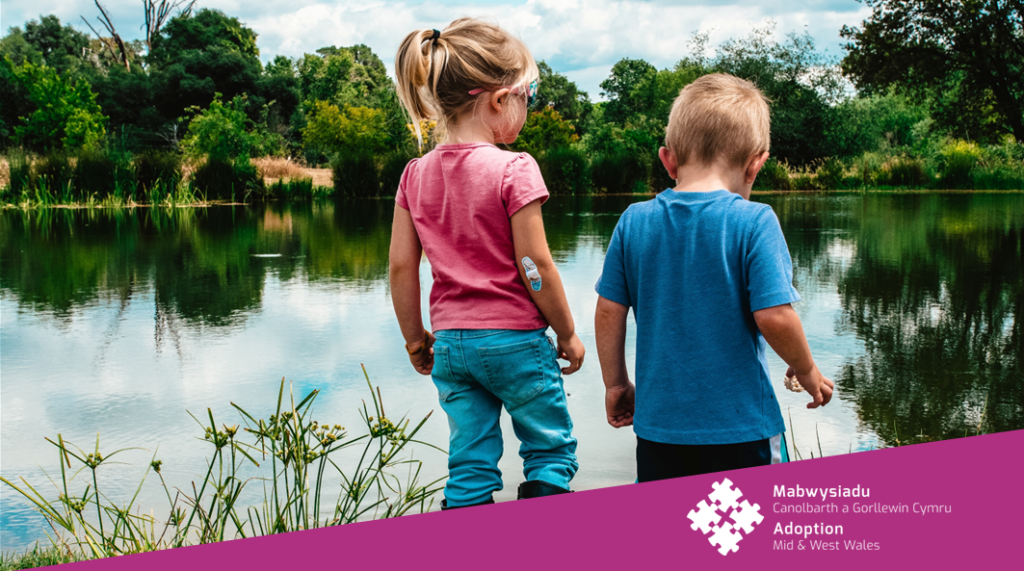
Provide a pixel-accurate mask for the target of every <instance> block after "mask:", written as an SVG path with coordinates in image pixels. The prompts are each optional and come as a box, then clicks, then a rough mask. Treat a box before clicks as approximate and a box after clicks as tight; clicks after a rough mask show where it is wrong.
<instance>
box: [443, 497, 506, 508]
mask: <svg viewBox="0 0 1024 571" xmlns="http://www.w3.org/2000/svg"><path fill="white" fill-rule="evenodd" d="M493 503H494V498H491V499H489V500H487V501H486V502H480V503H478V504H469V505H468V506H451V507H449V506H448V500H441V511H445V510H458V509H462V508H471V507H473V506H486V505H487V504H493Z"/></svg>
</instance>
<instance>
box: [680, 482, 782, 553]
mask: <svg viewBox="0 0 1024 571" xmlns="http://www.w3.org/2000/svg"><path fill="white" fill-rule="evenodd" d="M711 487H712V488H713V489H714V491H713V492H711V493H710V494H708V499H707V500H701V501H700V502H698V503H697V509H695V510H690V513H689V514H687V516H686V517H687V518H689V519H690V521H691V522H692V523H691V524H690V529H693V530H695V531H696V530H699V531H700V532H701V533H702V534H704V535H705V536H707V539H708V542H709V543H711V545H715V546H718V552H719V553H721V554H722V555H728V554H729V553H735V552H736V551H739V549H740V546H739V542H740V541H741V540H742V539H743V538H744V537H746V536H747V535H750V534H751V533H752V532H753V531H754V526H757V525H760V524H761V522H762V521H764V516H763V515H761V512H760V509H761V506H759V505H757V504H751V503H750V502H749V501H747V500H743V501H742V502H741V501H739V499H740V497H742V496H743V492H741V491H740V489H739V488H737V487H735V486H734V485H733V483H732V482H731V481H730V480H729V478H723V479H722V481H721V482H715V483H714V484H711ZM708 501H710V502H711V503H708ZM726 515H727V516H729V519H730V520H732V521H726V522H724V523H723V522H722V516H726ZM708 534H711V535H708Z"/></svg>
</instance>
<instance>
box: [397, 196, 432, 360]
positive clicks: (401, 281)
mask: <svg viewBox="0 0 1024 571" xmlns="http://www.w3.org/2000/svg"><path fill="white" fill-rule="evenodd" d="M422 254H423V246H422V244H420V237H419V235H417V234H416V227H415V226H413V223H412V215H411V214H409V211H408V210H406V209H404V208H402V207H401V206H398V205H395V220H394V223H393V225H392V228H391V251H390V253H389V254H388V258H389V261H390V268H389V269H390V272H389V278H390V280H391V302H392V303H393V304H394V305H395V315H396V316H397V317H398V326H399V327H401V329H402V337H405V349H406V351H407V352H408V353H409V360H410V361H412V366H413V367H414V368H415V369H416V370H417V371H419V373H420V374H422V375H429V374H430V372H431V371H432V370H433V368H434V349H433V348H432V347H431V346H432V345H433V344H434V339H433V336H431V335H430V334H428V333H427V332H426V331H424V329H423V315H422V314H421V313H420V257H421V256H422Z"/></svg>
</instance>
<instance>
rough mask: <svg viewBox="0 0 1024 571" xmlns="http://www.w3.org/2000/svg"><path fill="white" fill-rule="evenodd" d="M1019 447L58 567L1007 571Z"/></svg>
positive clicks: (936, 447)
mask: <svg viewBox="0 0 1024 571" xmlns="http://www.w3.org/2000/svg"><path fill="white" fill-rule="evenodd" d="M1022 451H1024V431H1014V432H1007V433H1001V434H992V435H985V436H976V437H971V438H963V439H959V440H950V441H944V442H935V443H929V444H918V445H914V446H908V447H902V448H892V449H885V450H877V451H873V452H862V453H856V454H849V455H844V456H837V457H830V458H823V459H818V460H810V461H802V462H792V463H789V464H783V465H776V466H765V467H760V468H751V469H746V470H736V471H731V472H721V473H717V474H708V475H704V476H694V477H690V478H682V479H678V480H667V481H662V482H654V483H649V484H639V485H630V486H620V487H615V488H607V489H602V490H593V491H587V492H580V493H575V494H568V495H564V496H555V497H550V498H541V499H535V500H531V501H519V502H506V503H500V504H495V505H491V506H483V507H477V508H471V509H464V510H452V511H448V512H444V513H441V512H437V513H429V514H424V515H415V516H407V517H402V518H399V519H394V520H386V521H371V522H366V523H358V524H354V525H349V526H344V527H335V528H329V529H322V530H315V531H307V532H298V533H292V534H286V535H279V536H273V537H264V538H256V539H244V540H236V541H229V542H226V543H221V544H216V545H204V546H197V547H186V548H182V549H177V550H170V551H163V552H158V553H150V554H143V555H131V556H126V557H122V558H117V559H109V560H103V561H90V562H85V563H76V564H73V565H74V567H75V568H76V569H83V570H87V569H147V570H148V571H156V570H161V569H168V570H171V569H173V570H175V571H180V570H182V569H198V568H203V569H211V568H251V569H265V568H279V569H286V568H287V569H291V568H295V567H296V566H307V565H316V566H325V567H326V568H339V567H357V566H358V567H363V566H367V567H369V566H373V567H376V568H381V567H388V566H397V567H403V568H415V569H478V568H486V569H535V568H538V569H555V568H558V569H576V568H594V569H612V568H619V569H641V568H645V567H648V566H655V568H659V569H660V568H670V567H673V568H684V567H685V568H700V567H703V566H706V565H707V566H714V568H715V569H734V568H735V569H786V570H791V569H794V568H795V569H802V568H808V566H810V565H820V566H821V568H822V569H829V570H830V571H831V570H835V569H857V570H859V571H863V570H864V569H872V568H891V567H895V566H897V565H912V566H914V568H926V569H953V568H958V567H960V568H968V569H970V568H983V566H992V568H995V569H1004V568H1020V566H1021V560H1020V555H1019V542H1020V539H1021V532H1022V531H1024V525H1022V524H1021V523H1020V522H1021V516H1020V514H1022V513H1024V489H1022V487H1021V481H1022V480H1021V473H1022V468H1024V459H1022V458H1024V455H1022ZM385 561H386V562H388V563H387V564H384V563H383V562H385ZM320 568H323V567H320Z"/></svg>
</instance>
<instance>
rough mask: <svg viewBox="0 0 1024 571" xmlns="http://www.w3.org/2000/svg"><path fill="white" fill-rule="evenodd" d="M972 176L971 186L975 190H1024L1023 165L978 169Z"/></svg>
mask: <svg viewBox="0 0 1024 571" xmlns="http://www.w3.org/2000/svg"><path fill="white" fill-rule="evenodd" d="M972 174H973V176H972V179H973V184H972V186H973V188H975V189H977V190H1024V165H1018V166H1012V165H1006V164H999V165H993V166H987V167H978V168H976V169H974V171H973V173H972Z"/></svg>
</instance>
